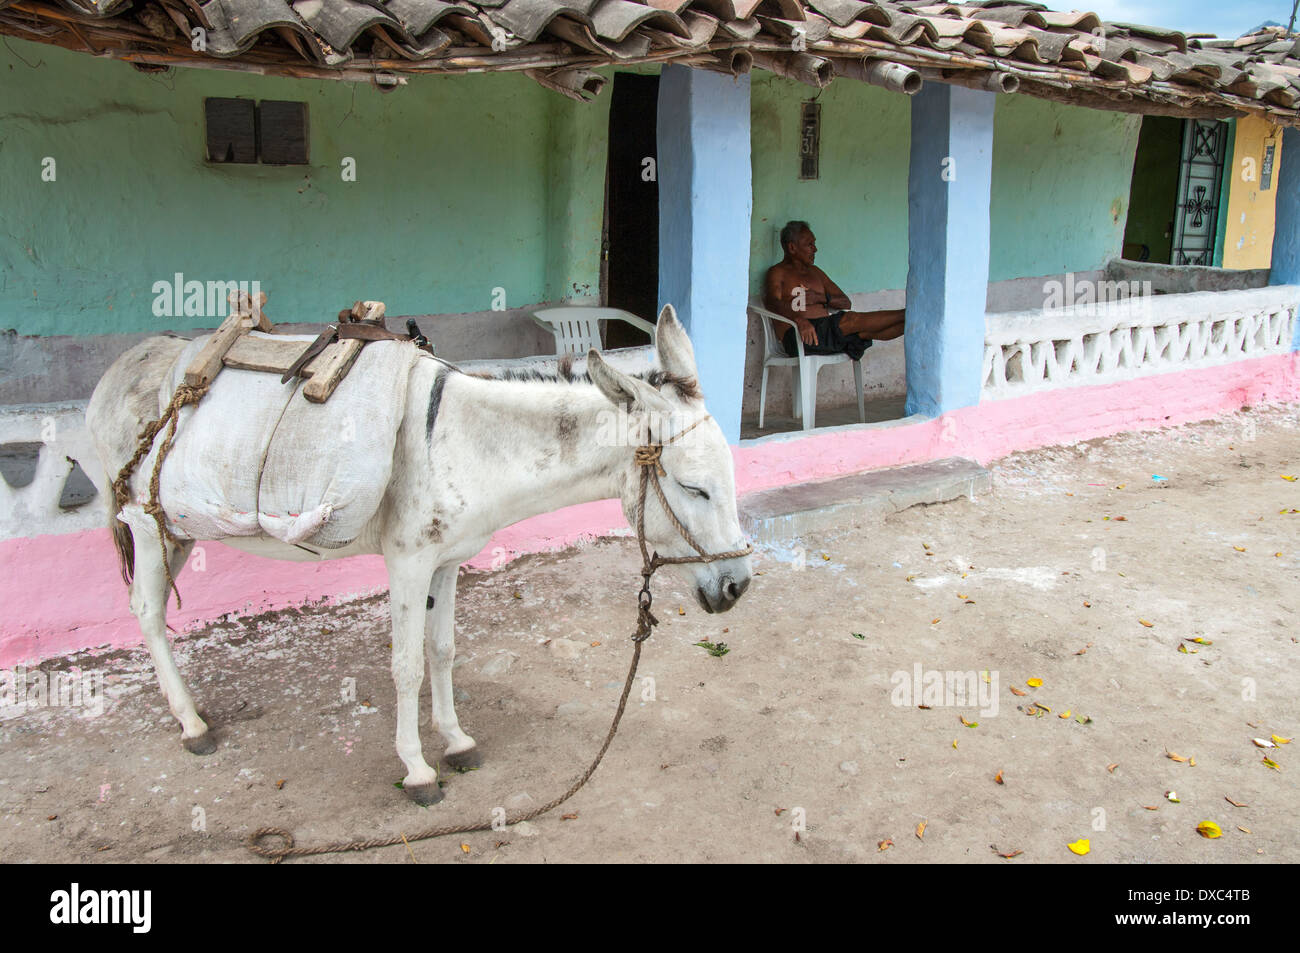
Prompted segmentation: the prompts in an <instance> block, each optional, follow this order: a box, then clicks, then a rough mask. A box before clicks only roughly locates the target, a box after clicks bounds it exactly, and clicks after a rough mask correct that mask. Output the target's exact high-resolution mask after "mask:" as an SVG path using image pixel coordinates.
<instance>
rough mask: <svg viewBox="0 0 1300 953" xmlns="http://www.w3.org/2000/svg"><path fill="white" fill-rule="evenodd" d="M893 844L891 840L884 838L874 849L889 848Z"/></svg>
mask: <svg viewBox="0 0 1300 953" xmlns="http://www.w3.org/2000/svg"><path fill="white" fill-rule="evenodd" d="M893 846H894V842H893V841H892V840H888V839H886V840H882V841H881V842H880V843H879V844H877V845H876V850H889V848H891V847H893Z"/></svg>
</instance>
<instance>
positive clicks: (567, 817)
mask: <svg viewBox="0 0 1300 953" xmlns="http://www.w3.org/2000/svg"><path fill="white" fill-rule="evenodd" d="M577 819H578V812H577V811H574V812H573V813H572V814H561V815H560V820H562V821H576V820H577Z"/></svg>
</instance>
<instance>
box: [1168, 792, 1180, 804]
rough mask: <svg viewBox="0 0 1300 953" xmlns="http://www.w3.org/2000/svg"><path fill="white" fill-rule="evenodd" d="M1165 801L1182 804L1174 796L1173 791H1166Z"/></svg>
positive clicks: (1175, 795)
mask: <svg viewBox="0 0 1300 953" xmlns="http://www.w3.org/2000/svg"><path fill="white" fill-rule="evenodd" d="M1165 800H1166V801H1172V802H1173V803H1174V804H1182V803H1183V802H1182V801H1180V800H1178V795H1177V794H1175V793H1174V792H1173V791H1166V792H1165Z"/></svg>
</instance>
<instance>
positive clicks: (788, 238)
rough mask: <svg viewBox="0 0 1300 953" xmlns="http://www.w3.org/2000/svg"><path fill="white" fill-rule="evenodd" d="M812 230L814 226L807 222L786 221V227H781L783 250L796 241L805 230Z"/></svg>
mask: <svg viewBox="0 0 1300 953" xmlns="http://www.w3.org/2000/svg"><path fill="white" fill-rule="evenodd" d="M810 231H812V227H811V226H810V225H809V224H808V223H807V222H786V223H785V228H783V229H781V251H785V250H786V247H787V246H788V245H789V244H790V243H791V242H793V241H795V240H796V239H797V238H798V237H799V236H800V235H802V234H803V233H804V232H810Z"/></svg>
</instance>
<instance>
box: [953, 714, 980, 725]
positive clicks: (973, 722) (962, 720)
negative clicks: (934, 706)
mask: <svg viewBox="0 0 1300 953" xmlns="http://www.w3.org/2000/svg"><path fill="white" fill-rule="evenodd" d="M957 717H958V718H960V719H961V723H962V724H963V725H965V726H966V727H967V728H978V727H979V726H980V723H979V722H978V721H967V720H966V718H965V716H964V715H958V716H957Z"/></svg>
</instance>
